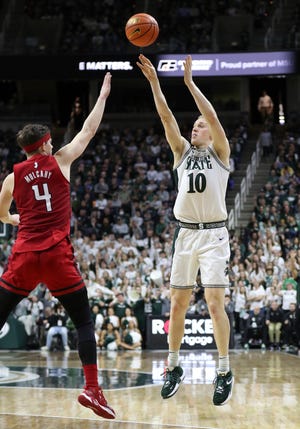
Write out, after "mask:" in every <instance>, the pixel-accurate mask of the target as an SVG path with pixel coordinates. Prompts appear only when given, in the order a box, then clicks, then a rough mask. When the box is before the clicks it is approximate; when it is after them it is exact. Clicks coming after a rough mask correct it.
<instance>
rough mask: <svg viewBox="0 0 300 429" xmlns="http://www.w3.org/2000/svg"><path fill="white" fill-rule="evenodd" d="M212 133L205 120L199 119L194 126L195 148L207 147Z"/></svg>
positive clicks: (192, 141) (192, 138)
mask: <svg viewBox="0 0 300 429" xmlns="http://www.w3.org/2000/svg"><path fill="white" fill-rule="evenodd" d="M210 140H211V137H210V131H209V127H208V124H207V122H206V121H205V119H204V118H202V117H200V118H198V119H197V120H196V121H195V123H194V126H193V129H192V135H191V143H192V145H194V146H207V145H208V144H209V143H210Z"/></svg>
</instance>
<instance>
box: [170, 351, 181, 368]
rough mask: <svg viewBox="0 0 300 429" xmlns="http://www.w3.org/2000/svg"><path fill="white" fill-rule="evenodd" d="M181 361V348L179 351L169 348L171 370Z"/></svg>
mask: <svg viewBox="0 0 300 429" xmlns="http://www.w3.org/2000/svg"><path fill="white" fill-rule="evenodd" d="M178 361H179V350H178V351H177V352H173V351H171V350H169V354H168V368H169V370H171V371H172V370H173V369H174V367H175V366H178Z"/></svg>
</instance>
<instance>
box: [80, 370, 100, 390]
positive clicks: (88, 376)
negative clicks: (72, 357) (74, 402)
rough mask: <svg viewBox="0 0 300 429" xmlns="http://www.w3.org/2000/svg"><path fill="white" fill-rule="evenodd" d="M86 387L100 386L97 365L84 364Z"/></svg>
mask: <svg viewBox="0 0 300 429" xmlns="http://www.w3.org/2000/svg"><path fill="white" fill-rule="evenodd" d="M83 372H84V378H85V384H86V388H87V389H88V388H89V387H98V386H99V384H98V368H97V365H94V364H90V365H83Z"/></svg>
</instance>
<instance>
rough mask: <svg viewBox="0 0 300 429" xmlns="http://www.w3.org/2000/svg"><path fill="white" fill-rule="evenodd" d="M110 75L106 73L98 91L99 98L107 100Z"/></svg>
mask: <svg viewBox="0 0 300 429" xmlns="http://www.w3.org/2000/svg"><path fill="white" fill-rule="evenodd" d="M110 82H111V74H110V73H109V72H107V73H106V74H105V76H104V79H103V83H102V87H101V91H100V97H103V98H105V99H106V98H107V97H108V96H109V94H110V89H111V84H110Z"/></svg>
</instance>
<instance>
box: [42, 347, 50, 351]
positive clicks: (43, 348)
mask: <svg viewBox="0 0 300 429" xmlns="http://www.w3.org/2000/svg"><path fill="white" fill-rule="evenodd" d="M41 350H42V351H43V352H47V351H48V350H49V349H48V347H47V346H43V347H41Z"/></svg>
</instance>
